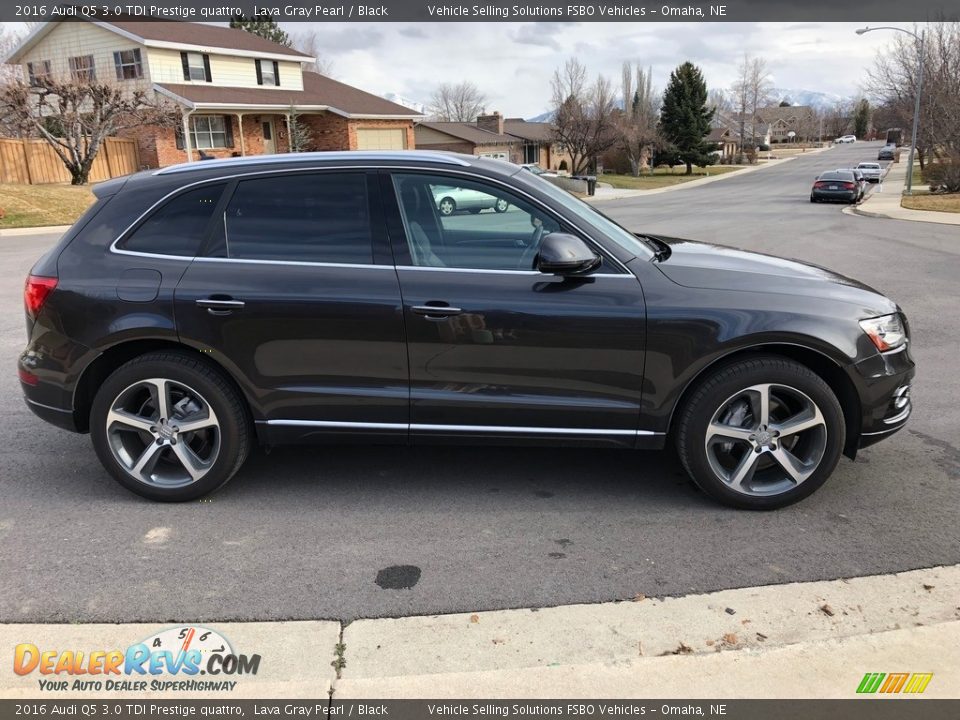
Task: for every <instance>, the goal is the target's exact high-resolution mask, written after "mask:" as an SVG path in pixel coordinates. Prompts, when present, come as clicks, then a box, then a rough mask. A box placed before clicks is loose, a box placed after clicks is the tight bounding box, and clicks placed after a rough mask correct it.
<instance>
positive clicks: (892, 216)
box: [843, 160, 960, 225]
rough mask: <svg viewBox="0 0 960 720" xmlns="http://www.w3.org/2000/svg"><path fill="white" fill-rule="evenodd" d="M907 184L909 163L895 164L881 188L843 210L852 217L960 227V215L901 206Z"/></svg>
mask: <svg viewBox="0 0 960 720" xmlns="http://www.w3.org/2000/svg"><path fill="white" fill-rule="evenodd" d="M906 183H907V163H906V160H904V162H899V163H894V164H893V165H892V166H891V167H890V172H888V173H887V176H886V178H885V179H884V181H883V182H882V183H880V185H879V187H877V188H876V189H875V190H874V191H873V192H872V193H870V195H869V197H867V199H866V200H864V201H863V202H862V203H860V204H859V205H856V206H850V207H846V208H844V209H843V212H845V213H848V214H850V215H863V216H865V217H872V218H885V219H888V220H911V221H913V222H927V223H938V224H941V225H960V213H947V212H934V211H931V210H908V209H907V208H904V207H901V206H900V199H901V198H902V197H903V190H904V188H905V187H906Z"/></svg>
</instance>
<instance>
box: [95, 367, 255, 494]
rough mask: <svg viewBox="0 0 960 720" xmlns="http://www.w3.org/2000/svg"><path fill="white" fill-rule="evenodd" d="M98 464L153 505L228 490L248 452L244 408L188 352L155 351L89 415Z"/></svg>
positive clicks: (108, 388)
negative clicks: (222, 487)
mask: <svg viewBox="0 0 960 720" xmlns="http://www.w3.org/2000/svg"><path fill="white" fill-rule="evenodd" d="M90 436H91V439H92V440H93V447H94V449H95V450H96V453H97V456H98V457H99V458H100V462H101V463H103V466H104V467H105V468H106V469H107V470H108V471H109V472H110V474H111V475H113V477H114V478H115V479H116V480H117V482H119V483H120V484H121V485H123V486H124V487H125V488H127V489H128V490H132V491H133V492H135V493H137V494H138V495H142V496H143V497H146V498H149V499H151V500H159V501H163V502H183V501H187V500H195V499H197V498H199V497H202V496H204V495H206V494H208V493H211V492H213V491H214V490H216V489H217V488H219V487H220V486H222V485H224V484H225V483H226V482H227V481H228V480H229V479H230V478H231V477H233V475H234V473H236V472H237V470H239V469H240V466H241V465H242V464H243V461H244V460H245V459H246V457H247V453H248V452H249V449H250V437H251V432H250V423H249V420H248V416H247V412H246V407H245V406H244V404H243V401H242V399H241V397H240V395H239V393H238V392H237V390H236V389H235V388H234V387H233V385H232V384H231V383H230V382H229V380H227V378H225V377H224V376H223V375H222V374H221V373H220V372H219V371H217V370H215V369H214V368H212V367H210V366H209V365H208V364H207V363H205V362H204V361H202V360H201V359H199V358H195V357H192V356H190V355H188V354H186V353H178V352H154V353H148V354H146V355H142V356H140V357H138V358H135V359H133V360H131V361H130V362H128V363H126V364H125V365H122V366H121V367H120V368H118V369H117V370H116V371H114V373H113V374H112V375H110V377H108V378H107V380H106V382H104V383H103V385H102V386H101V387H100V390H99V391H98V392H97V395H96V397H95V398H94V402H93V407H92V409H91V411H90Z"/></svg>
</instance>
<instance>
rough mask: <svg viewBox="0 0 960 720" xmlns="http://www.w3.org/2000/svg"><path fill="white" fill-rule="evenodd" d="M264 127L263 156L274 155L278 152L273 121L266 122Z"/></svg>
mask: <svg viewBox="0 0 960 720" xmlns="http://www.w3.org/2000/svg"><path fill="white" fill-rule="evenodd" d="M262 125H263V154H264V155H273V154H274V153H275V152H276V151H277V145H276V143H275V142H274V141H273V121H272V120H264V121H263V123H262Z"/></svg>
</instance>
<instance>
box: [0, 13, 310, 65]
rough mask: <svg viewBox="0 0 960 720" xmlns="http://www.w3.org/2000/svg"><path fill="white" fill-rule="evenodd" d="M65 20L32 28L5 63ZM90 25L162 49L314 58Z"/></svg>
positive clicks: (104, 23)
mask: <svg viewBox="0 0 960 720" xmlns="http://www.w3.org/2000/svg"><path fill="white" fill-rule="evenodd" d="M62 22H65V21H63V20H48V21H46V22H44V23H43V24H41V25H39V26H37V27H36V28H34V30H33V31H32V32H31V33H30V34H29V35H27V37H25V38H24V39H23V42H21V43H20V44H19V45H18V46H17V47H16V48H14V49H13V50H12V51H11V52H10V53H9V54H8V55H7V56H6V57H5V58H4V59H3V62H5V63H17V62H19V59H20V58H21V57H22V55H23V53H25V52H27V51H28V50H30V48H32V47H33V46H34V45H36V44H37V43H38V42H39V41H40V40H42V39H43V37H44V36H45V35H46V34H47V33H48V32H50V31H51V30H53V28H54V26H56V25H59V24H60V23H62ZM87 22H89V23H90V24H91V25H96V26H97V27H99V28H102V29H103V30H107V31H108V32H112V33H113V34H115V35H119V36H120V37H124V38H126V39H127V40H131V41H132V42H135V43H139V44H140V45H143V46H144V47H155V48H159V49H162V50H197V51H200V52H208V53H209V52H216V53H217V54H220V55H232V56H235V57H250V58H264V59H268V60H284V61H288V62H299V63H312V62H314V61H315V60H316V58H314V57H309V56H307V55H291V54H288V53H281V52H259V51H256V50H238V49H236V48H225V47H221V46H219V45H195V44H192V43H175V42H170V41H168V40H148V39H146V38H143V37H140V36H139V35H136V34H135V33H132V32H129V31H128V30H124V29H123V28H119V27H117V26H116V25H113V24H111V23H110V22H107V21H105V20H89V21H87Z"/></svg>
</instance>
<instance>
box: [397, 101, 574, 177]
mask: <svg viewBox="0 0 960 720" xmlns="http://www.w3.org/2000/svg"><path fill="white" fill-rule="evenodd" d="M414 135H415V137H416V142H417V147H418V148H421V149H423V150H448V151H451V152H459V153H465V154H467V155H475V156H477V157H487V158H497V159H500V160H509V161H510V162H515V163H523V164H526V163H534V164H537V165H539V166H540V167H542V168H543V169H544V170H557V169H559V167H560V163H561V162H563V161H564V160H566V162H567V167H569V166H570V159H569V155H568V154H567V153H565V152H563V151H562V150H560V149H559V148H558V147H557V145H556V144H555V143H554V142H553V126H552V125H551V124H550V123H544V122H527V121H526V120H523V119H521V118H504V117H503V116H502V115H501V114H500V113H499V112H495V113H493V114H490V115H479V116H478V117H477V119H476V121H475V122H433V121H421V122H418V123H417V124H416V126H415V129H414Z"/></svg>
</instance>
